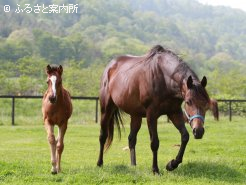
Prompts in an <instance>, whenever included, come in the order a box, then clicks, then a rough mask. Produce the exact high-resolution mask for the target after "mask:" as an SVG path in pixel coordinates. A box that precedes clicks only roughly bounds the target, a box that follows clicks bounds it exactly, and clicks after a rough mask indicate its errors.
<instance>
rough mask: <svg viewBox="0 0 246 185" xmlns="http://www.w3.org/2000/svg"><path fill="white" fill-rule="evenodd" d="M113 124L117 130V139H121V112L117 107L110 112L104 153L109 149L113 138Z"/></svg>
mask: <svg viewBox="0 0 246 185" xmlns="http://www.w3.org/2000/svg"><path fill="white" fill-rule="evenodd" d="M114 124H116V126H117V129H118V136H119V139H121V126H122V128H124V125H123V121H122V117H121V111H120V109H119V108H118V107H116V109H115V110H114V111H113V112H112V114H111V116H110V119H109V124H108V125H107V126H108V128H107V135H108V137H107V140H106V143H105V148H104V151H107V150H108V149H109V147H110V146H111V144H112V141H113V138H114ZM120 125H121V126H120Z"/></svg>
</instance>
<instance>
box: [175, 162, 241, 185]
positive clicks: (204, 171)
mask: <svg viewBox="0 0 246 185" xmlns="http://www.w3.org/2000/svg"><path fill="white" fill-rule="evenodd" d="M174 173H176V174H177V175H180V176H189V177H191V178H201V177H202V178H206V179H212V180H214V181H224V182H229V183H232V182H234V183H235V182H242V179H244V178H245V175H244V174H242V173H240V172H238V171H237V170H235V169H233V168H230V167H228V166H227V165H226V164H219V163H213V162H197V161H196V162H188V163H186V164H183V165H182V166H180V167H179V168H178V169H177V170H176V171H174Z"/></svg>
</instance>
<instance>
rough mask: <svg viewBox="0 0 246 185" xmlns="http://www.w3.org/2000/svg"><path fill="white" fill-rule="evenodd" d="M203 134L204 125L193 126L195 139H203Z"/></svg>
mask: <svg viewBox="0 0 246 185" xmlns="http://www.w3.org/2000/svg"><path fill="white" fill-rule="evenodd" d="M203 134H204V128H203V127H198V128H193V135H194V137H195V139H202V136H203Z"/></svg>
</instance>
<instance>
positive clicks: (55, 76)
mask: <svg viewBox="0 0 246 185" xmlns="http://www.w3.org/2000/svg"><path fill="white" fill-rule="evenodd" d="M62 72H63V68H62V66H61V65H59V66H57V65H51V66H50V65H47V67H46V74H47V83H48V91H49V92H50V94H49V101H50V103H52V104H54V103H55V102H56V100H57V92H58V90H60V89H61V87H62V78H61V76H62Z"/></svg>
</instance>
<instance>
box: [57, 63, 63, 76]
mask: <svg viewBox="0 0 246 185" xmlns="http://www.w3.org/2000/svg"><path fill="white" fill-rule="evenodd" d="M58 72H59V74H60V75H62V72H63V68H62V65H59V67H58Z"/></svg>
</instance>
